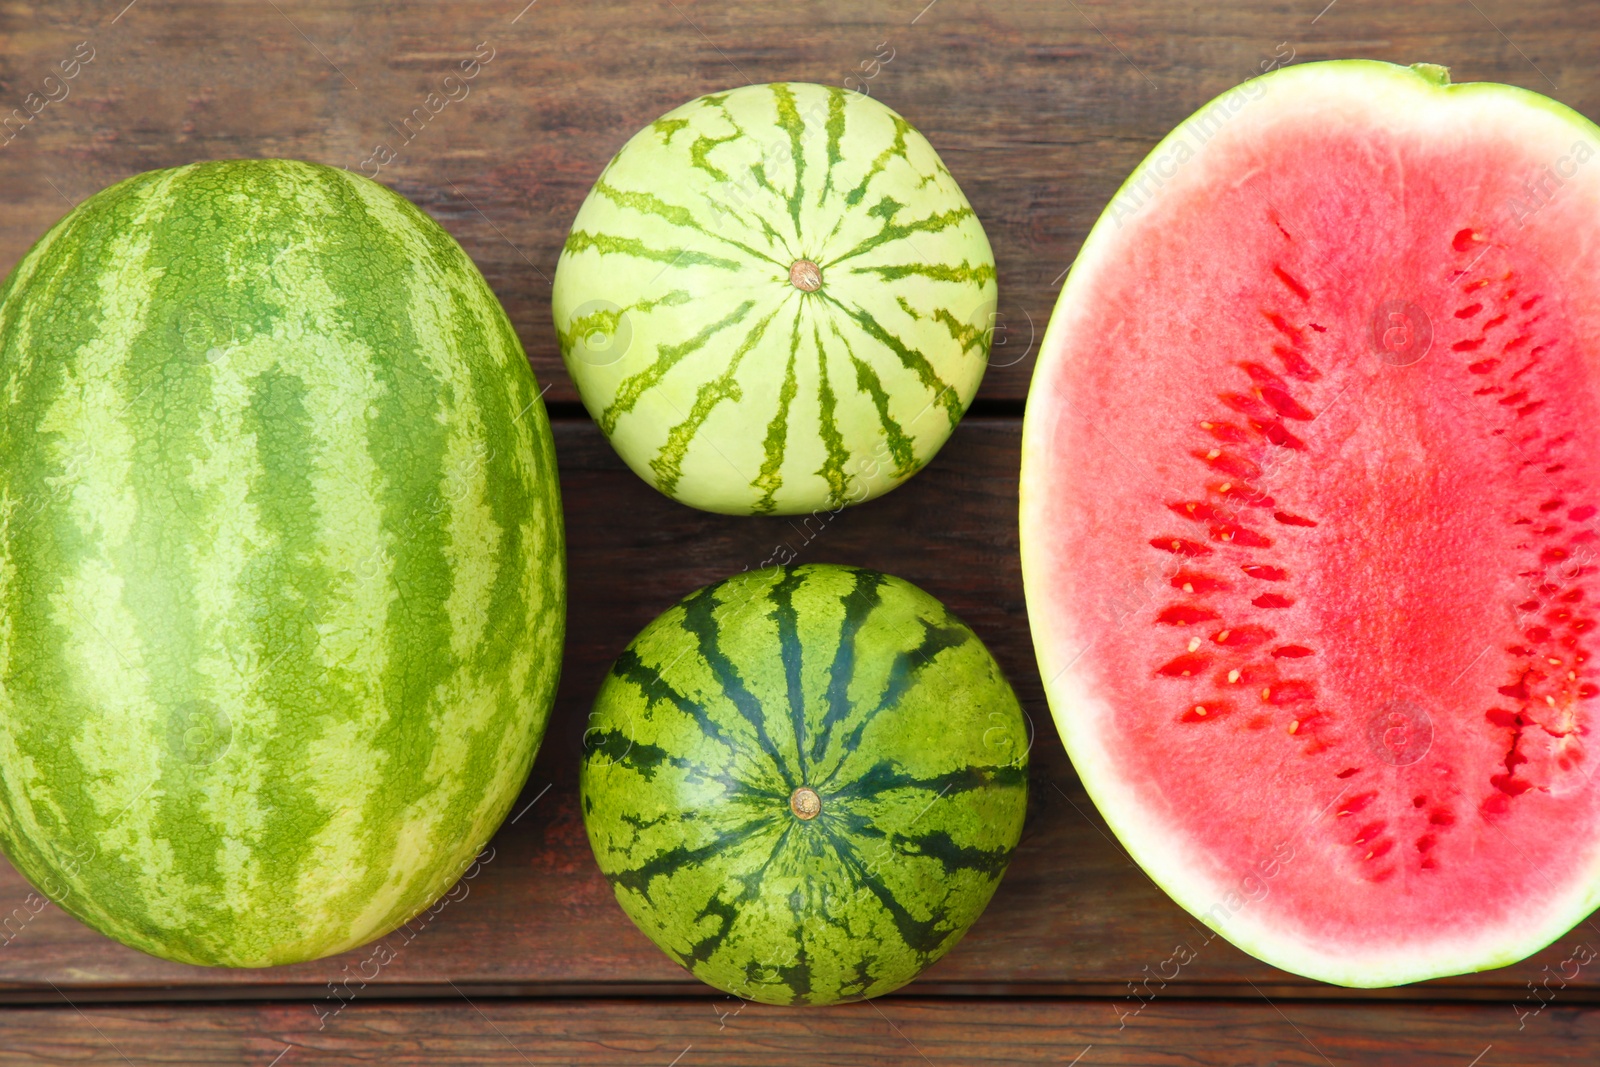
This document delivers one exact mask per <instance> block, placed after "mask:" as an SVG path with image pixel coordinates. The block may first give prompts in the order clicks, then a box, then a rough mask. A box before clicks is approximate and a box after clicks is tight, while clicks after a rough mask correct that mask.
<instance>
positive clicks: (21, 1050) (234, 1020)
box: [0, 993, 1600, 1067]
mask: <svg viewBox="0 0 1600 1067" xmlns="http://www.w3.org/2000/svg"><path fill="white" fill-rule="evenodd" d="M57 1003H58V1005H59V1006H57V1007H50V1008H25V1009H17V1010H14V1011H13V1012H12V1013H11V1014H10V1015H9V1016H8V1017H7V1018H6V1029H5V1031H4V1037H3V1040H4V1042H5V1048H6V1049H9V1050H11V1051H10V1055H11V1057H12V1058H10V1059H8V1058H7V1052H6V1051H0V1063H9V1062H19V1063H20V1062H37V1063H51V1064H59V1063H74V1064H107V1065H116V1067H125V1065H126V1064H129V1063H139V1064H198V1063H227V1064H234V1065H240V1067H250V1065H260V1067H267V1065H271V1067H301V1065H304V1064H317V1065H319V1067H331V1065H336V1064H357V1063H360V1064H370V1063H374V1062H381V1063H383V1064H385V1065H387V1067H408V1065H418V1067H424V1065H426V1067H436V1065H439V1064H456V1063H460V1064H484V1065H507V1067H524V1065H526V1067H542V1065H546V1064H549V1065H556V1064H563V1065H564V1064H572V1063H584V1064H605V1065H613V1067H644V1065H656V1067H667V1065H669V1064H673V1065H680V1067H687V1065H689V1064H699V1065H723V1064H726V1065H732V1064H762V1065H772V1064H804V1065H805V1067H860V1065H861V1064H864V1063H871V1064H873V1065H874V1067H926V1065H930V1064H933V1065H941V1064H949V1065H951V1067H969V1065H971V1064H974V1063H985V1064H1017V1065H1022V1064H1054V1065H1057V1067H1061V1065H1066V1064H1072V1065H1075V1067H1108V1065H1116V1067H1243V1065H1250V1067H1255V1065H1260V1067H1269V1065H1270V1067H1328V1065H1329V1064H1353V1063H1359V1064H1362V1065H1363V1067H1508V1065H1513V1064H1521V1065H1527V1067H1568V1065H1570V1067H1593V1065H1594V1062H1595V1048H1596V1047H1600V1009H1595V1008H1573V1007H1563V1006H1560V1005H1551V1006H1550V1007H1548V1008H1546V1009H1545V1010H1544V1012H1543V1013H1542V1014H1540V1015H1538V1016H1533V1017H1528V1018H1524V1019H1521V1020H1520V1025H1521V1029H1518V1026H1519V1020H1518V1018H1517V1017H1516V1016H1515V1015H1513V1014H1512V1013H1511V1012H1510V1011H1509V1010H1507V1009H1506V1008H1505V1007H1504V1006H1503V1005H1492V1006H1491V1005H1464V1004H1404V1005H1383V1006H1378V1005H1372V1004H1328V1003H1308V1002H1304V1001H1300V1002H1295V1001H1280V1000H1275V999H1266V998H1263V997H1260V996H1253V997H1252V998H1251V999H1250V1000H1246V1001H1198V1002H1196V1001H1173V1002H1168V1003H1162V1002H1160V1001H1157V1002H1155V1003H1152V1004H1150V1005H1149V1006H1148V1007H1146V1008H1145V1009H1144V1011H1143V1012H1142V1013H1141V1014H1140V1015H1138V1016H1134V1017H1122V1016H1119V1015H1118V1014H1117V1013H1116V1012H1115V1011H1114V1010H1112V1009H1111V1008H1110V1007H1108V1006H1107V1005H1106V1004H1105V1003H1104V1002H1102V1001H1095V1000H1055V1001H1050V1000H1043V1001H1041V1000H1020V1001H973V1000H945V999H922V1000H907V999H901V998H899V997H888V998H885V999H882V1000H878V1001H875V1002H870V1003H866V1004H849V1005H844V1006H841V1007H837V1008H822V1009H817V1010H814V1011H806V1012H797V1011H789V1010H785V1009H781V1008H769V1007H765V1006H762V1005H745V1006H744V1008H743V1010H742V1011H738V1008H739V1006H740V1002H738V1001H734V1002H733V1003H731V1004H727V1003H721V1002H716V1001H712V1002H707V1001H705V1000H702V999H692V1000H690V999H686V1000H677V999H658V1000H650V1001H619V1000H601V1001H594V1000H545V1001H521V1002H509V1003H508V1002H505V1001H496V1000H490V999H485V998H478V997H471V996H464V995H462V994H458V993H451V994H450V995H449V999H440V1000H430V1001H422V1002H418V1003H415V1004H410V1005H393V1004H363V1003H362V1002H361V1001H359V1000H356V1001H352V1002H351V1003H350V1004H348V1005H347V1006H346V1007H345V1008H344V1010H343V1011H342V1012H340V1013H339V1014H338V1015H337V1016H332V1017H328V1018H324V1017H323V1016H322V1015H319V1014H317V1013H315V1012H313V1011H312V1010H311V1009H310V1008H308V1007H307V1006H306V1005H304V1004H262V1005H239V1006H232V1007H230V1009H229V1010H228V1011H227V1012H222V1011H219V1010H217V1009H215V1008H209V1009H208V1008H204V1007H197V1006H192V1005H190V1006H177V1005H164V1006H160V1007H115V1008H106V1007H97V1006H94V1005H90V1006H88V1007H85V1008H83V1009H81V1010H80V1009H75V1008H73V1007H71V1006H69V1005H66V1004H60V1002H59V1001H58V1002H57ZM736 1011H737V1014H735V1012H736ZM176 1033H182V1034H183V1035H184V1040H183V1041H175V1040H174V1039H173V1036H174V1034H176ZM274 1057H279V1058H277V1059H274Z"/></svg>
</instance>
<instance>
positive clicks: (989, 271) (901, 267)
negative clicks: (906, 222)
mask: <svg viewBox="0 0 1600 1067" xmlns="http://www.w3.org/2000/svg"><path fill="white" fill-rule="evenodd" d="M849 271H850V273H851V274H876V275H877V276H878V277H880V278H882V279H883V280H884V281H890V282H897V281H900V280H901V279H903V278H929V279H932V280H933V281H936V282H961V283H965V284H975V285H980V286H982V285H988V284H989V283H990V282H992V281H994V280H995V271H994V264H993V263H980V264H978V265H977V266H976V267H974V266H972V265H971V264H970V263H968V262H967V261H966V260H962V261H961V265H960V266H955V265H952V264H949V263H894V264H886V265H883V266H876V267H850V268H849Z"/></svg>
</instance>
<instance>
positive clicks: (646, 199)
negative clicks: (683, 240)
mask: <svg viewBox="0 0 1600 1067" xmlns="http://www.w3.org/2000/svg"><path fill="white" fill-rule="evenodd" d="M594 191H595V192H597V193H599V194H600V195H601V196H603V197H605V198H606V199H607V200H610V201H611V202H612V203H613V204H616V205H617V206H618V207H625V208H629V209H631V210H633V211H637V212H639V213H640V214H641V215H654V216H655V217H656V218H658V219H662V220H663V221H666V222H670V223H671V224H672V225H674V226H679V227H682V228H683V229H686V230H693V231H694V232H695V233H698V234H700V235H702V236H704V237H709V238H711V239H712V240H714V241H721V242H722V243H723V244H726V245H731V246H732V247H734V248H737V249H738V250H739V251H741V252H743V253H744V254H745V255H748V256H753V257H754V258H756V259H761V260H765V261H766V262H768V263H774V264H777V265H778V266H780V267H782V268H783V269H784V270H788V269H789V264H787V263H782V262H779V261H778V260H776V259H773V258H772V257H771V256H769V255H767V254H766V253H765V252H762V251H760V250H759V249H755V248H751V247H750V246H749V245H747V244H745V243H744V242H743V241H736V240H734V239H733V238H731V237H728V236H725V235H724V234H720V233H716V232H715V231H713V230H708V229H706V228H705V227H704V226H702V225H700V222H699V220H697V219H696V218H695V217H694V213H693V212H691V211H690V210H689V209H688V208H686V207H683V206H681V205H678V204H669V203H667V202H666V201H665V200H662V199H661V198H660V197H659V196H656V195H655V194H654V193H635V192H628V191H627V190H624V189H618V188H617V187H616V186H614V185H611V184H610V183H609V182H607V181H605V179H603V178H602V179H601V180H600V181H598V182H595V186H594Z"/></svg>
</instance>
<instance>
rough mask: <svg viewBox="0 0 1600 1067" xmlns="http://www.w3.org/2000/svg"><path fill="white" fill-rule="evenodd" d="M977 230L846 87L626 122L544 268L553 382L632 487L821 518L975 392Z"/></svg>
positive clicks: (772, 92)
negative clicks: (570, 394) (568, 378)
mask: <svg viewBox="0 0 1600 1067" xmlns="http://www.w3.org/2000/svg"><path fill="white" fill-rule="evenodd" d="M995 294H996V289H995V272H994V256H993V254H992V253H991V252H990V250H989V241H988V238H987V237H985V236H984V232H983V226H982V225H981V224H980V223H979V222H978V219H977V216H976V215H974V214H973V211H972V206H971V205H970V204H968V203H967V200H966V197H964V196H963V195H962V194H961V190H960V188H959V187H958V186H957V185H956V182H955V179H954V178H953V177H951V175H950V172H949V171H948V170H946V169H945V166H944V164H943V163H942V162H941V161H940V159H939V156H938V154H937V153H935V152H934V150H933V147H932V146H931V145H929V144H928V142H927V141H926V140H925V139H924V138H923V137H922V135H921V134H919V133H918V132H917V131H916V130H914V129H912V128H911V126H910V124H908V123H907V122H906V121H905V119H903V118H901V117H900V116H899V115H897V114H895V113H894V112H893V111H891V110H889V109H888V108H886V107H884V106H883V105H882V104H880V103H878V102H877V101H875V100H872V99H870V98H868V97H865V96H862V95H860V94H858V93H853V92H846V91H845V90H843V89H836V88H830V87H827V86H821V85H806V84H794V83H778V84H773V85H751V86H746V87H744V88H742V89H735V90H733V91H731V92H726V93H715V94H712V95H710V96H703V97H701V98H700V99H698V100H693V101H691V102H689V103H687V104H685V105H683V106H682V107H680V108H678V109H676V110H675V111H671V112H669V113H667V114H666V115H664V116H662V117H661V118H659V119H657V120H656V121H655V122H653V123H651V124H650V125H649V126H647V127H646V128H645V129H643V130H641V131H639V133H638V134H637V135H635V136H634V137H633V139H632V140H630V141H629V142H628V143H627V144H626V145H625V146H623V149H622V151H621V152H619V153H617V156H616V158H615V159H613V160H612V161H611V163H610V164H609V165H608V166H607V167H606V169H605V172H604V173H602V174H601V176H600V180H599V181H598V182H596V183H595V186H594V189H593V190H591V191H590V193H589V196H588V199H587V200H585V201H584V204H583V207H582V209H581V210H580V211H579V212H578V217H577V219H576V221H575V222H574V223H573V227H572V233H571V235H570V236H569V237H568V238H567V243H566V247H565V248H564V249H563V250H562V253H561V261H560V263H559V265H558V266H557V269H556V280H555V293H554V298H553V300H554V315H555V324H556V330H557V333H558V335H559V337H560V341H561V352H562V356H563V358H564V359H565V360H566V365H567V370H568V371H569V372H570V373H571V375H572V379H573V381H574V382H576V383H577V386H578V391H579V393H580V394H581V395H582V397H583V402H584V404H585V405H586V406H587V407H588V409H589V412H590V414H592V415H593V416H594V418H595V420H596V421H597V422H598V423H599V424H600V428H601V429H602V430H604V431H605V433H606V435H607V436H608V437H610V439H611V443H612V444H613V445H614V446H615V447H616V449H617V452H618V453H619V454H620V455H621V456H622V458H623V459H624V460H625V461H626V462H627V463H628V465H629V466H630V467H632V468H633V470H634V471H635V472H637V473H638V475H639V476H640V477H642V478H644V479H645V480H646V481H648V482H649V483H650V484H651V485H653V486H655V487H656V488H657V489H659V490H661V492H663V493H666V494H667V495H668V496H671V497H673V498H675V499H677V500H680V501H682V502H683V503H685V504H692V505H694V506H695V507H698V508H705V509H707V510H710V511H720V512H726V513H729V514H737V515H743V514H779V515H794V514H801V513H805V512H811V511H816V510H822V509H828V510H833V511H837V510H839V509H841V508H844V507H845V506H847V505H849V504H856V503H860V502H861V501H863V500H868V499H870V498H872V497H875V496H878V495H880V494H882V493H886V492H888V491H889V490H890V489H893V488H894V487H895V486H897V485H899V484H900V483H901V482H903V481H905V480H906V479H907V478H909V477H911V475H913V474H915V473H916V472H917V471H918V470H920V469H921V468H922V467H923V465H924V464H926V463H927V462H928V460H930V459H932V458H933V455H934V453H936V452H937V451H938V450H939V448H940V446H941V445H943V444H944V442H945V439H946V438H948V437H949V436H950V432H951V431H952V430H953V429H954V428H955V425H956V423H957V422H958V421H960V419H961V416H962V414H963V413H964V412H965V411H966V409H967V405H968V404H970V403H971V402H972V397H973V394H974V393H976V392H977V389H978V382H979V380H980V379H981V378H982V377H983V371H984V368H985V366H987V363H988V355H989V344H990V339H991V335H992V333H993V328H992V327H993V315H994V309H995V299H996V295H995Z"/></svg>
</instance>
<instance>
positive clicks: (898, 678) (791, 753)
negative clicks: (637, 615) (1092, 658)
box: [579, 564, 1028, 1004]
mask: <svg viewBox="0 0 1600 1067" xmlns="http://www.w3.org/2000/svg"><path fill="white" fill-rule="evenodd" d="M1027 754H1028V737H1027V731H1026V728H1025V726H1024V721H1023V716H1022V709H1021V707H1020V706H1019V705H1018V703H1017V698H1016V696H1015V695H1014V694H1013V693H1012V691H1011V687H1010V686H1009V685H1008V684H1007V683H1006V680H1005V678H1004V676H1002V674H1001V673H1000V669H999V667H998V666H997V665H996V664H995V662H994V659H993V658H992V657H991V656H990V655H989V652H988V650H987V649H986V648H984V646H983V642H982V641H980V640H979V639H978V638H977V637H976V636H975V635H974V634H973V632H972V631H971V630H969V629H968V628H967V627H966V626H965V625H964V624H962V622H961V621H960V620H959V619H957V618H955V617H954V616H953V615H951V614H950V613H949V612H948V611H946V610H945V608H944V606H943V605H942V604H940V603H939V602H938V601H937V600H935V599H934V598H933V597H931V596H929V595H928V594H927V593H925V592H923V591H922V590H920V589H918V588H917V587H916V586H914V585H912V584H910V583H909V582H906V581H902V580H901V579H899V578H892V577H890V576H888V575H885V574H880V573H877V572H875V571H867V570H859V569H857V568H854V567H842V566H834V565H828V564H812V565H806V566H799V567H772V568H768V569H765V570H759V571H751V572H745V573H743V574H739V575H736V576H734V577H732V578H729V579H727V580H725V581H722V582H719V583H717V584H715V585H712V586H708V587H706V588H704V589H701V590H700V591H698V592H696V593H694V594H692V595H690V596H688V597H686V598H684V599H683V600H682V601H680V602H679V603H678V604H676V605H675V606H673V607H672V608H669V609H668V610H667V611H666V612H665V613H663V614H662V615H661V616H660V617H659V618H657V619H656V620H655V621H654V622H652V623H651V624H650V625H649V626H647V627H645V629H644V630H643V632H641V633H640V634H639V636H638V637H636V638H634V640H633V642H632V644H630V645H629V646H628V647H627V649H626V650H624V651H623V653H622V655H620V656H619V657H617V661H616V663H615V664H613V665H612V667H611V670H610V672H609V673H608V674H607V675H606V677H605V680H604V682H603V683H602V685H601V687H600V692H599V695H598V696H597V697H596V698H595V704H594V711H593V713H592V714H591V715H590V717H589V728H588V730H587V732H586V733H585V735H584V759H583V764H582V770H581V772H580V775H579V790H580V794H581V798H582V806H583V818H584V825H585V826H586V827H587V829H588V834H589V842H590V844H591V845H592V846H593V847H594V854H595V859H596V860H597V861H598V862H599V865H600V869H601V870H602V871H603V872H605V876H606V878H607V879H609V880H610V882H611V885H612V888H613V889H614V890H615V892H616V896H617V901H618V902H619V903H620V904H621V905H622V909H623V911H625V912H627V914H628V916H629V918H631V919H632V920H633V921H634V923H635V924H637V925H638V927H639V929H640V930H642V931H643V932H644V933H645V934H646V935H647V936H648V937H649V938H650V939H651V940H652V941H654V942H655V943H656V944H657V945H659V946H660V947H661V949H662V950H663V951H664V952H666V954H667V955H668V956H671V957H672V958H673V959H674V960H676V961H678V962H679V963H680V964H682V965H684V966H685V967H688V968H689V969H690V970H691V971H692V972H693V973H694V974H695V975H696V976H697V977H699V978H700V979H701V980H703V981H705V982H707V983H709V984H711V985H713V986H716V987H717V988H719V989H722V990H724V991H726V992H729V993H732V994H734V995H736V996H739V997H742V998H745V999H747V1000H757V1001H761V1002H763V1003H768V1004H831V1003H836V1002H839V1001H844V1000H858V999H862V998H865V997H872V996H877V995H878V994H880V993H887V992H889V991H890V990H892V989H897V988H899V987H900V986H902V985H904V984H905V983H907V982H909V981H911V980H912V979H913V978H915V977H916V975H917V974H918V972H920V971H921V970H922V969H923V968H924V967H926V966H927V965H928V964H930V963H932V962H933V961H934V960H936V959H938V958H939V957H940V956H942V955H944V954H945V953H946V952H948V951H949V950H950V948H951V946H953V945H954V944H955V943H956V942H957V941H958V940H960V938H961V936H962V934H964V933H965V932H966V930H967V928H968V927H969V926H971V925H972V923H973V922H974V921H976V919H977V918H978V916H979V915H980V914H981V913H982V912H983V909H984V906H985V905H986V904H987V903H988V901H989V897H990V895H991V894H993V893H994V890H995V886H996V885H998V884H999V881H1000V877H1001V875H1002V874H1003V873H1004V872H1005V869H1006V864H1007V863H1008V862H1009V861H1010V858H1011V853H1012V850H1013V849H1014V848H1015V847H1016V844H1017V840H1018V838H1019V837H1020V835H1021V833H1022V819H1023V814H1024V810H1025V808H1026V806H1027V780H1028V776H1027Z"/></svg>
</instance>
